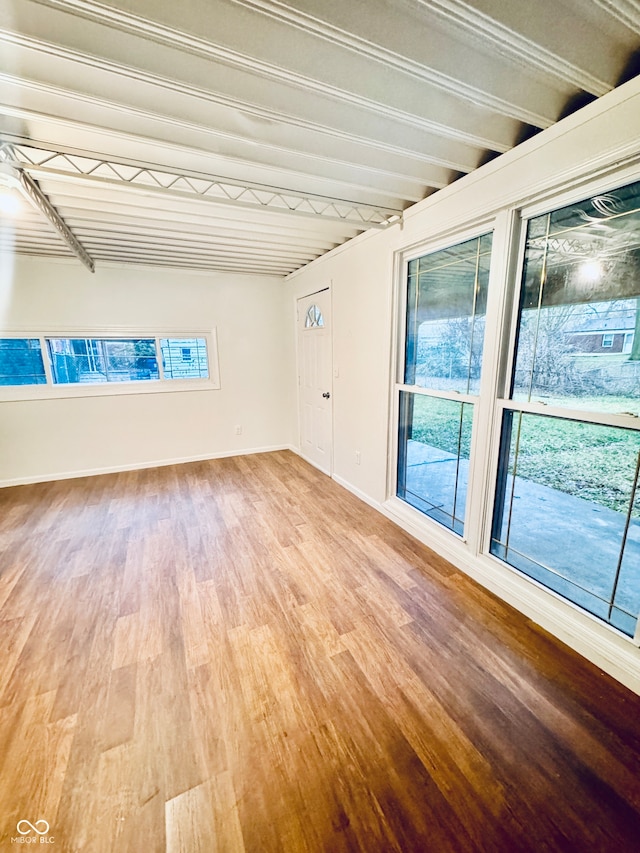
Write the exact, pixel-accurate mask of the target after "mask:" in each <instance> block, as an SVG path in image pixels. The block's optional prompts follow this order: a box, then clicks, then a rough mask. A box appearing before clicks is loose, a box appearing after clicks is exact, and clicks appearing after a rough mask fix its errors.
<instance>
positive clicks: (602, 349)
mask: <svg viewBox="0 0 640 853" xmlns="http://www.w3.org/2000/svg"><path fill="white" fill-rule="evenodd" d="M635 327H636V305H635V300H631V299H630V300H622V301H617V302H606V303H600V304H599V305H594V304H593V303H591V304H588V305H581V306H576V307H575V308H574V310H573V312H572V314H571V317H570V318H569V320H568V322H567V324H566V327H565V329H564V331H563V334H564V337H565V340H566V341H567V343H568V344H570V346H571V348H572V350H573V354H574V355H582V354H585V355H616V354H624V355H626V354H628V353H630V352H631V348H632V346H633V336H634V332H635Z"/></svg>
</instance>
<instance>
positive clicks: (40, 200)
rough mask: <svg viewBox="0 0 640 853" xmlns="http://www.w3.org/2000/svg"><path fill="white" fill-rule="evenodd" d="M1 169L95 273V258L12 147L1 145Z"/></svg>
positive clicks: (15, 187) (8, 183)
mask: <svg viewBox="0 0 640 853" xmlns="http://www.w3.org/2000/svg"><path fill="white" fill-rule="evenodd" d="M0 169H1V170H2V175H3V177H4V181H3V182H6V184H7V186H9V187H11V188H13V189H17V190H18V191H19V192H20V193H21V194H22V195H23V196H25V198H26V199H27V201H29V203H30V204H31V205H33V207H35V208H36V209H37V210H38V211H40V213H42V215H43V216H44V217H45V219H47V220H48V221H49V222H50V224H51V225H52V226H53V227H54V228H55V230H56V231H57V232H58V234H59V235H60V236H61V237H62V239H63V240H64V242H65V243H66V244H67V246H68V247H69V248H70V249H71V251H72V252H73V253H74V255H76V257H78V258H79V259H80V260H81V261H82V263H83V264H84V265H85V267H87V269H88V270H89V271H90V272H95V264H94V261H93V258H92V257H91V256H90V255H89V253H88V252H87V250H86V249H85V248H84V246H83V245H82V243H81V242H80V241H79V240H78V238H77V237H76V236H75V234H74V233H73V231H72V230H71V229H70V228H69V226H68V225H67V223H66V222H65V221H64V219H63V218H62V217H61V216H60V214H59V213H58V211H57V210H56V209H55V207H54V206H53V205H52V204H51V202H50V201H49V199H48V198H47V197H46V195H45V194H44V193H43V192H42V190H41V189H40V187H39V186H38V184H37V182H36V181H34V180H33V178H32V177H31V176H30V175H29V174H27V172H26V171H25V170H24V168H23V167H22V165H21V163H20V162H18V161H17V160H16V158H15V156H13V152H12V150H11V147H10V146H5V145H4V144H2V145H0Z"/></svg>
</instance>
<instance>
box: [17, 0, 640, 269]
mask: <svg viewBox="0 0 640 853" xmlns="http://www.w3.org/2000/svg"><path fill="white" fill-rule="evenodd" d="M0 9H1V11H0V15H1V20H0V114H1V116H0V134H1V144H0V161H2V160H4V161H5V162H7V163H13V164H14V165H17V166H18V167H19V169H21V170H24V171H25V172H26V173H27V174H28V176H30V177H31V178H32V179H33V180H34V181H35V182H36V183H37V185H38V186H39V187H40V189H41V190H42V191H43V193H44V194H45V195H46V197H47V198H48V199H49V201H50V202H51V204H52V205H53V206H54V208H55V209H56V210H57V211H58V213H59V214H60V215H61V217H62V218H63V219H64V221H65V222H66V224H67V225H68V227H69V228H70V229H71V231H72V232H73V234H74V235H75V236H76V237H77V239H78V240H79V241H80V243H81V244H82V245H83V246H84V248H85V249H86V251H87V252H88V253H89V255H90V256H91V257H92V258H93V259H94V261H95V263H96V265H98V266H99V265H101V264H106V263H109V264H111V263H128V264H146V265H161V266H170V267H179V268H193V269H211V270H229V271H238V272H247V273H256V274H265V273H266V274H273V275H283V274H286V273H289V272H291V271H293V270H295V269H297V268H299V267H301V266H303V265H304V264H306V263H308V262H309V261H311V260H312V259H313V258H316V257H318V256H319V255H321V254H323V253H324V252H326V251H328V250H329V249H331V248H332V247H334V246H337V245H339V244H341V243H343V242H345V241H346V240H349V239H350V238H352V237H354V236H355V235H357V234H359V233H361V232H362V231H363V230H365V229H368V228H384V227H388V225H386V223H389V222H394V221H397V217H398V216H400V215H401V214H402V211H403V210H405V209H406V208H407V207H409V206H410V205H412V204H414V203H415V202H417V201H419V200H420V199H423V198H425V197H426V196H428V195H430V194H431V193H433V192H436V191H437V190H439V189H441V188H442V187H445V186H447V185H448V184H450V183H451V182H452V181H455V180H456V179H457V178H459V177H460V176H461V175H463V174H466V173H467V172H470V171H472V170H473V169H476V168H477V167H478V166H480V165H482V164H483V163H485V162H487V161H488V160H490V159H492V158H493V157H495V156H497V155H498V154H500V153H502V152H505V151H508V150H509V149H510V148H512V147H513V146H515V145H517V144H518V143H519V142H521V141H523V140H524V139H526V138H528V137H529V136H531V135H532V134H534V133H535V132H537V131H538V130H540V129H543V128H546V127H549V126H550V125H552V124H553V123H554V122H556V121H557V120H558V119H559V118H561V117H562V116H563V115H565V114H567V113H568V112H570V111H572V110H573V109H575V108H576V107H577V106H579V105H582V104H585V103H587V102H588V101H589V100H593V99H594V98H596V97H599V96H601V95H603V94H604V93H605V92H607V91H609V90H610V89H612V88H614V87H615V86H616V85H617V84H618V83H620V82H622V81H623V79H626V78H628V77H629V76H632V75H633V73H634V70H637V69H635V68H634V66H635V65H636V64H637V57H638V54H637V53H636V52H637V50H638V48H639V47H640V3H639V2H638V0H536V2H531V0H471V2H463V0H348V2H347V0H290V2H278V0H188V2H182V3H179V2H175V0H118V2H113V3H99V2H94V0H4V2H3V3H2V4H1V6H0ZM2 242H3V246H4V248H5V250H11V249H12V247H13V248H14V249H15V251H17V252H21V253H27V254H35V255H41V256H48V257H53V256H72V255H71V250H70V249H69V248H68V246H67V244H66V243H65V242H64V241H63V240H62V238H61V236H60V233H59V231H56V230H54V228H53V227H52V226H51V225H50V224H49V222H48V221H47V220H46V219H45V217H44V216H43V215H42V214H41V213H40V212H38V211H36V210H35V209H33V210H26V211H24V212H23V214H22V216H21V218H18V219H17V220H15V223H13V224H12V223H11V222H9V221H7V220H3V223H2Z"/></svg>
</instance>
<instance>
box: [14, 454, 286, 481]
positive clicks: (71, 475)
mask: <svg viewBox="0 0 640 853" xmlns="http://www.w3.org/2000/svg"><path fill="white" fill-rule="evenodd" d="M276 450H294V448H292V447H291V446H290V445H288V444H276V445H273V446H271V447H249V448H246V449H243V450H222V451H219V452H217V453H203V454H199V455H197V456H177V457H175V458H173V459H155V460H152V461H150V462H132V463H130V464H126V465H109V466H104V467H100V468H86V469H83V470H77V471H61V472H58V473H49V474H33V475H30V476H28V477H15V478H13V479H8V480H0V488H9V487H10V486H25V485H28V484H30V483H49V482H51V481H53V480H72V479H75V478H76V477H96V476H99V475H100V474H117V473H119V472H120V471H141V470H143V469H144V468H163V467H165V466H167V465H182V464H184V463H186V462H206V461H207V460H208V459H225V458H227V457H230V456H251V455H252V454H254V453H272V452H274V451H276ZM294 452H295V450H294Z"/></svg>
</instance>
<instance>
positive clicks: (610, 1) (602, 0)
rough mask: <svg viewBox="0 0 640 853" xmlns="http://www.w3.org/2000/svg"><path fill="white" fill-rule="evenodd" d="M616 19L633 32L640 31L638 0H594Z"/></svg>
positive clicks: (639, 5)
mask: <svg viewBox="0 0 640 853" xmlns="http://www.w3.org/2000/svg"><path fill="white" fill-rule="evenodd" d="M594 2H595V3H596V5H597V6H600V8H601V9H604V10H605V12H608V13H609V14H610V15H613V17H614V18H616V20H618V21H620V23H621V24H624V26H625V27H628V28H629V29H630V30H633V32H634V33H640V2H638V0H594Z"/></svg>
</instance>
